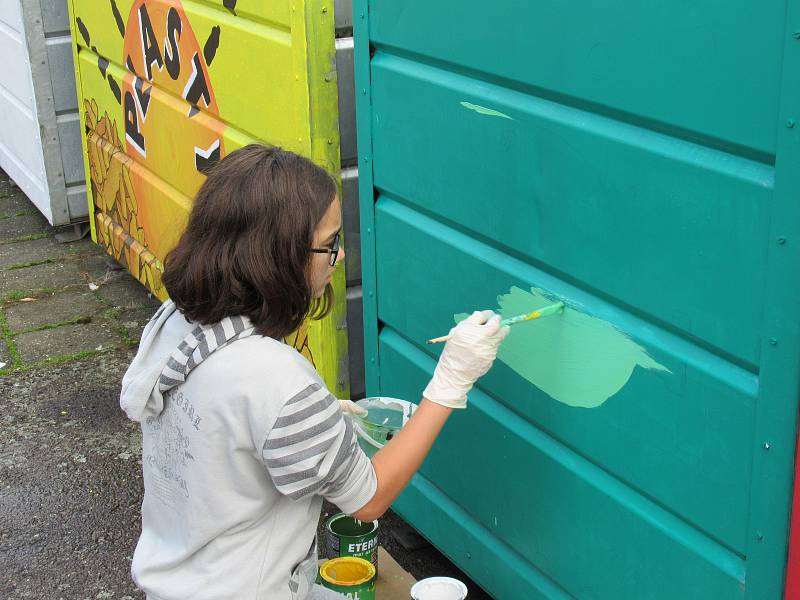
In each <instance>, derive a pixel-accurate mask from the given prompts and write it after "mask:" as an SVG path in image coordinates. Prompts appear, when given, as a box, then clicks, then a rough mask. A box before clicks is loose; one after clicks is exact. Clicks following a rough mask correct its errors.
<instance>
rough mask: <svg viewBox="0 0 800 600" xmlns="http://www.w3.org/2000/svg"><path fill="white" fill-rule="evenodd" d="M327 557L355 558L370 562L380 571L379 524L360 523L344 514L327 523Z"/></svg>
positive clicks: (333, 517)
mask: <svg viewBox="0 0 800 600" xmlns="http://www.w3.org/2000/svg"><path fill="white" fill-rule="evenodd" d="M325 531H326V540H325V551H326V555H327V556H330V557H332V558H337V557H340V556H355V557H357V558H363V559H364V560H368V561H369V562H371V563H372V565H373V566H374V567H375V572H376V573H377V571H378V522H377V521H371V522H370V521H358V520H356V519H354V518H353V517H351V516H349V515H346V514H344V513H338V514H335V515H333V516H332V517H331V518H330V519H328V522H327V523H325Z"/></svg>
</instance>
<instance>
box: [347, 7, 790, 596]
mask: <svg viewBox="0 0 800 600" xmlns="http://www.w3.org/2000/svg"><path fill="white" fill-rule="evenodd" d="M353 14H354V28H355V44H356V48H355V62H356V102H357V106H356V109H357V118H358V147H359V149H360V156H359V166H360V182H359V184H360V201H361V239H362V261H363V265H362V268H363V271H362V277H363V292H364V301H365V304H364V335H365V364H366V387H367V390H366V391H367V394H368V395H374V396H377V395H388V396H396V397H400V398H408V399H412V398H418V397H419V396H420V395H421V391H422V389H423V388H424V386H425V384H426V383H427V381H428V380H429V378H430V377H431V375H432V372H433V369H434V366H435V364H436V360H437V358H438V354H439V352H441V347H438V346H429V345H426V344H425V340H427V339H429V338H431V337H434V336H436V335H440V334H442V333H446V332H447V330H448V329H449V327H451V326H452V324H453V322H454V319H455V318H456V316H457V315H458V314H460V313H465V312H469V311H471V310H474V309H479V308H493V309H498V308H501V306H500V304H499V303H498V296H502V298H501V300H502V302H503V303H504V304H503V307H507V306H509V305H511V304H514V302H516V301H517V300H518V299H519V298H523V299H527V300H526V301H528V302H538V301H540V300H542V301H543V300H545V299H547V300H551V301H553V300H561V301H564V302H565V303H566V305H567V307H568V308H567V310H566V311H565V317H548V318H547V319H542V320H541V322H539V323H537V322H532V323H526V324H520V325H516V326H515V328H514V329H513V330H512V334H511V335H510V336H509V338H507V340H506V342H504V349H501V356H500V358H499V359H498V361H497V362H496V363H495V366H494V367H493V369H492V371H491V372H490V373H489V374H488V375H487V376H485V377H484V378H483V379H482V380H481V381H480V383H479V385H478V386H477V387H476V388H475V390H474V391H473V392H472V393H471V394H470V406H469V408H468V409H467V410H466V411H463V412H461V413H459V414H458V415H455V416H454V417H453V418H451V419H450V422H448V424H447V426H446V427H445V429H444V430H443V433H442V434H441V436H440V438H439V440H438V441H437V443H436V445H435V447H434V449H433V451H432V452H431V454H430V456H429V457H428V459H427V460H426V462H425V464H424V466H423V468H422V470H421V471H420V473H419V474H418V475H417V476H416V477H415V478H414V479H413V480H412V483H411V484H410V486H409V487H408V488H407V490H406V491H405V492H404V493H403V494H402V495H401V496H400V498H399V499H398V500H397V502H396V503H395V505H394V509H395V510H397V511H398V512H399V513H400V514H401V515H402V516H403V517H404V518H405V519H406V520H408V521H409V522H410V523H411V524H412V525H413V526H414V527H416V528H417V529H419V530H420V531H421V532H422V533H423V534H424V535H425V536H426V537H427V538H428V539H430V540H431V541H432V542H433V543H434V544H436V546H437V547H439V548H440V549H441V550H442V551H443V552H444V553H446V554H447V555H448V556H449V557H450V558H451V559H452V560H453V561H454V562H455V563H456V564H457V565H458V566H459V567H460V568H461V569H463V570H464V571H465V572H467V573H468V574H469V576H470V577H471V578H473V579H474V580H475V581H476V582H478V583H479V584H480V585H481V586H483V587H484V588H485V589H486V590H487V591H488V592H490V593H491V594H492V595H493V596H494V597H496V598H499V599H504V598H556V599H561V598H581V599H584V598H598V599H614V600H616V599H619V598H637V599H640V598H641V599H644V598H647V599H664V600H672V599H674V598H681V599H684V600H686V599H691V598H697V599H702V600H717V599H719V600H722V599H725V600H727V599H730V598H743V599H751V600H778V599H779V598H781V597H782V590H783V573H784V567H785V562H786V540H787V536H788V517H789V512H790V490H791V484H792V476H793V475H792V465H793V452H794V448H795V439H796V433H797V431H796V415H797V411H798V390H800V318H798V314H797V313H798V310H799V309H800V250H799V249H800V201H798V194H800V192H798V190H800V168H799V167H798V166H799V165H800V125H795V124H794V123H795V122H798V123H800V77H797V75H796V74H797V73H798V72H800V43H798V41H797V39H795V36H794V32H795V30H796V29H797V28H800V2H798V1H797V0H791V1H788V2H787V1H779V0H767V1H766V2H762V3H759V4H758V5H754V4H752V3H746V2H743V1H741V0H733V1H730V0H728V1H724V2H723V1H722V0H712V1H709V2H703V3H678V4H675V3H671V4H670V3H666V4H664V3H658V4H653V3H640V2H633V1H632V0H625V1H623V2H618V3H615V4H609V3H601V2H590V3H586V2H582V3H573V4H571V5H570V4H564V3H558V4H554V3H552V2H542V1H533V2H524V3H523V2H519V3H515V2H502V3H486V2H473V1H470V2H453V1H443V2H435V3H431V2H422V1H421V0H408V1H405V2H391V1H389V0H370V1H369V2H367V1H366V0H356V1H355V2H354V5H353ZM531 288H534V291H533V292H531ZM534 307H535V306H532V307H531V308H534ZM567 317H569V319H572V321H569V322H566V321H564V320H563V319H565V318H567ZM557 319H562V320H561V321H558V320H557ZM578 321H580V322H581V323H583V324H584V325H586V326H587V327H588V326H589V325H587V324H590V325H591V326H592V327H596V328H597V329H596V330H597V331H600V330H601V329H602V331H603V335H606V334H607V335H608V336H609V337H608V338H606V339H608V340H611V341H610V342H609V343H608V344H595V345H594V346H593V345H592V343H594V342H596V340H599V339H601V338H600V337H595V338H592V339H589V337H586V338H585V339H586V340H587V342H586V345H584V346H583V347H581V346H580V344H578V345H575V344H574V343H573V342H574V340H572V338H569V336H570V335H572V333H570V332H569V331H566V327H567V326H571V324H574V323H577V322H578ZM534 327H538V328H540V329H536V330H534V329H531V328H534ZM523 328H529V329H528V330H526V331H525V332H523ZM603 328H605V329H603ZM518 331H519V332H522V333H517V332H518ZM582 331H583V330H582ZM584 333H585V332H584ZM598 335H599V334H598ZM512 336H517V337H516V340H517V341H513V339H512ZM519 336H526V337H525V338H520V337H519ZM568 338H569V339H571V340H572V341H570V342H569V344H567V342H566V341H565V340H568ZM581 339H583V338H581ZM520 340H522V341H520ZM525 340H527V342H525ZM543 340H548V342H549V343H548V344H544V343H543ZM525 343H527V344H528V348H529V349H530V351H529V352H528V355H527V356H524V357H523V359H521V358H520V356H521V349H522V350H524V349H525ZM509 344H511V345H509ZM565 345H566V346H565ZM567 346H568V351H565V350H564V348H565V347H567ZM512 351H513V352H515V354H509V353H510V352H512ZM504 352H505V353H506V354H505V355H504V354H503V353H504ZM581 352H583V353H585V354H586V357H583V356H582V355H581ZM522 354H524V353H522ZM576 356H579V357H580V360H577V359H576ZM525 361H527V363H526V362H525ZM570 361H573V362H577V363H579V368H577V371H576V373H578V375H577V376H576V379H574V381H575V382H577V383H579V384H581V386H582V387H581V386H577V387H581V390H577V391H576V389H572V388H569V386H565V385H564V381H563V378H562V380H559V379H558V377H557V376H556V375H553V373H556V374H557V373H560V372H561V371H559V370H560V369H563V368H564V365H565V364H567V363H569V362H570ZM589 363H591V364H592V365H595V366H598V369H596V370H595V371H594V373H592V372H590V371H587V370H586V369H584V370H582V371H581V369H583V368H584V367H586V365H588V364H589ZM600 367H603V368H600ZM608 371H613V374H614V377H615V378H616V379H614V381H612V382H611V383H609V381H607V380H606V379H604V377H605V375H604V373H607V372H608ZM583 384H586V385H583ZM618 384H619V385H618ZM573 387H575V386H573ZM567 388H569V389H567ZM601 388H602V389H601ZM578 392H581V393H583V392H585V396H580V394H579V393H578ZM600 392H604V393H603V394H600ZM598 394H600V395H601V396H602V397H599V396H598Z"/></svg>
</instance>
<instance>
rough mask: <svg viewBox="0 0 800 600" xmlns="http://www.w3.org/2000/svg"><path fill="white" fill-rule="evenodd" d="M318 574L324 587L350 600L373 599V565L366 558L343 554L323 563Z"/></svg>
mask: <svg viewBox="0 0 800 600" xmlns="http://www.w3.org/2000/svg"><path fill="white" fill-rule="evenodd" d="M319 576H320V580H321V583H322V585H323V586H324V587H326V588H328V589H329V590H333V591H335V592H339V593H340V594H344V595H345V596H347V597H348V598H350V600H375V566H374V565H373V564H372V563H371V562H369V561H368V560H364V559H363V558H356V557H355V556H343V557H341V558H334V559H331V560H329V561H328V562H326V563H323V564H322V566H321V567H320V568H319Z"/></svg>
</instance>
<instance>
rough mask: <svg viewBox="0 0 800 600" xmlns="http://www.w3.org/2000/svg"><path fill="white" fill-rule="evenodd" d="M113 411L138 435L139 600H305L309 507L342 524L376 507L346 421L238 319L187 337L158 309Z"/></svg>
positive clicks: (312, 564) (290, 351) (289, 355)
mask: <svg viewBox="0 0 800 600" xmlns="http://www.w3.org/2000/svg"><path fill="white" fill-rule="evenodd" d="M120 405H121V406H122V408H123V410H125V412H126V414H127V415H128V417H129V418H131V419H133V420H134V421H137V422H139V423H141V426H142V469H143V473H144V484H145V496H144V501H143V503H142V534H141V537H140V538H139V542H138V544H137V546H136V551H135V553H134V556H133V564H132V566H131V572H132V575H133V578H134V581H135V582H136V584H137V585H138V586H139V587H140V588H141V589H142V590H144V591H145V592H146V594H147V597H148V599H151V600H178V599H188V598H191V599H197V600H203V599H209V600H210V599H214V600H225V599H231V600H233V599H236V600H243V599H250V598H252V599H269V600H283V599H287V600H288V599H291V600H302V599H305V598H306V597H307V596H308V593H309V590H310V589H311V585H312V583H313V581H314V579H315V577H316V570H317V557H316V543H315V531H316V527H317V522H318V520H319V515H320V511H321V506H322V498H323V497H324V498H327V499H328V500H329V501H331V502H333V503H334V504H336V505H338V506H339V508H341V509H342V510H343V511H345V512H348V513H352V512H356V511H357V510H358V509H359V508H361V507H362V506H364V505H365V504H366V503H367V502H368V501H369V500H370V499H371V498H372V496H373V495H374V493H375V488H376V479H375V471H374V469H373V468H372V464H371V463H370V461H369V459H368V458H367V457H366V455H365V454H364V453H363V452H362V451H361V449H360V448H359V446H358V444H357V443H356V439H355V435H354V434H353V430H352V425H351V422H350V419H349V418H344V417H343V415H342V412H341V409H340V407H339V403H338V401H337V400H336V398H334V397H333V396H332V395H331V394H330V393H329V392H328V390H327V389H326V388H325V385H324V383H323V382H322V380H321V379H320V377H319V375H318V374H317V373H316V371H315V370H314V369H313V367H312V366H311V364H310V363H309V362H308V361H307V360H306V359H305V358H303V357H302V356H301V355H300V354H299V353H298V352H297V351H296V350H294V348H291V347H290V346H287V345H286V344H283V343H281V342H279V341H276V340H274V339H272V338H268V337H263V336H260V335H258V334H257V333H256V332H255V331H254V329H253V327H252V325H251V323H250V322H249V321H248V320H247V319H246V318H244V317H231V318H226V319H224V320H223V321H222V322H220V323H217V324H215V325H213V326H199V325H197V324H195V323H191V322H188V321H187V320H186V319H185V318H184V317H183V315H182V314H181V312H180V311H178V310H177V309H176V308H175V305H174V304H173V303H172V302H170V301H168V302H166V303H165V304H164V305H163V306H162V307H161V308H160V309H159V310H158V312H157V313H156V314H155V315H154V317H153V319H152V320H151V321H150V323H149V324H148V325H147V327H146V328H145V330H144V333H143V335H142V340H141V344H140V346H139V351H138V353H137V355H136V358H135V359H134V360H133V362H132V363H131V366H130V367H129V369H128V371H127V373H126V374H125V377H124V378H123V381H122V395H121V398H120Z"/></svg>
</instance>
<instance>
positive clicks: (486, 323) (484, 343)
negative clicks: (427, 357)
mask: <svg viewBox="0 0 800 600" xmlns="http://www.w3.org/2000/svg"><path fill="white" fill-rule="evenodd" d="M508 332H509V328H508V327H501V326H500V316H499V315H496V314H494V313H493V312H492V311H491V310H484V311H475V312H474V313H472V314H471V315H470V316H469V317H467V318H466V319H464V320H463V321H461V323H459V324H458V325H456V326H455V327H453V329H451V330H450V339H449V340H447V343H446V344H445V347H444V350H442V355H441V356H440V357H439V363H438V364H437V365H436V370H435V371H434V372H433V379H431V382H430V383H429V384H428V387H426V388H425V391H424V392H423V393H422V395H423V396H424V397H425V398H427V399H428V400H431V401H433V402H436V403H437V404H441V405H443V406H449V407H450V408H466V407H467V392H469V391H470V390H471V389H472V386H473V385H474V384H475V382H476V381H477V380H478V378H479V377H481V376H482V375H483V374H484V373H486V372H487V371H488V370H489V368H490V367H491V366H492V363H493V362H494V359H495V357H496V356H497V348H498V347H499V346H500V342H502V341H503V338H504V337H506V336H507V335H508Z"/></svg>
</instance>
